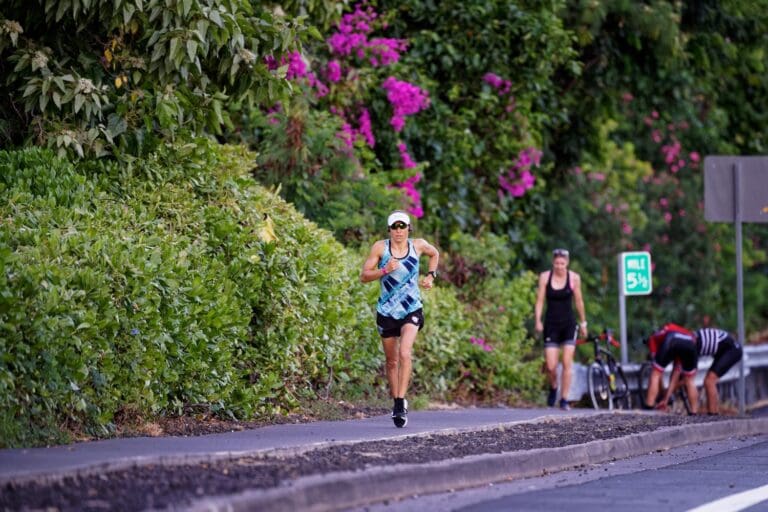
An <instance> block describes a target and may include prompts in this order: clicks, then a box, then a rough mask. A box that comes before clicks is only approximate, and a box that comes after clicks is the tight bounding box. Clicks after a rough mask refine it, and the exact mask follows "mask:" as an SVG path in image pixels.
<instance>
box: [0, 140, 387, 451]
mask: <svg viewBox="0 0 768 512" xmlns="http://www.w3.org/2000/svg"><path fill="white" fill-rule="evenodd" d="M199 148H203V150H202V151H201V150H200V149H198V150H195V151H187V150H186V149H183V148H182V149H183V150H178V149H177V150H171V149H167V150H165V151H166V152H167V154H165V155H158V158H156V159H150V160H147V161H145V162H143V163H142V164H141V165H137V166H136V167H135V168H134V169H132V170H130V169H126V168H120V167H118V166H117V165H116V164H109V163H89V164H83V165H81V166H80V167H79V168H75V167H73V166H72V165H71V164H70V163H68V162H67V161H65V160H61V159H58V158H56V157H54V155H53V154H52V153H50V152H47V151H43V150H25V151H19V152H2V153H0V197H1V199H2V201H0V203H1V204H2V206H0V218H2V219H3V222H2V224H0V261H2V269H3V271H2V272H1V273H0V279H2V285H3V286H2V290H3V291H2V293H1V294H0V340H1V341H0V344H1V345H0V353H2V360H0V388H1V389H2V391H3V393H2V397H1V398H0V401H1V402H2V403H1V404H0V405H1V407H0V409H2V410H3V411H4V415H3V417H2V418H0V429H3V431H4V433H5V434H7V435H5V436H4V437H3V439H5V440H6V441H4V442H5V443H7V444H8V445H15V444H19V443H25V444H26V443H27V442H28V441H27V440H26V439H24V438H23V432H24V431H26V430H29V429H30V428H31V429H35V430H37V431H38V434H39V439H38V441H45V442H47V441H50V440H51V439H52V436H54V434H52V433H51V432H55V431H58V430H62V431H68V430H75V431H77V430H85V431H87V432H89V433H91V434H95V435H106V434H108V433H109V431H110V428H111V422H112V421H113V419H114V416H115V414H117V413H118V412H120V411H132V412H138V413H140V414H153V413H179V412H183V411H185V410H188V409H189V408H204V409H205V410H208V411H211V412H214V413H216V414H219V415H226V416H234V417H249V416H252V415H253V414H255V413H263V414H272V413H275V412H280V411H284V410H288V409H290V408H291V407H293V406H295V404H296V403H297V402H296V397H297V395H298V394H299V393H306V392H310V393H314V392H316V391H320V390H323V391H324V392H327V391H328V390H330V389H331V387H332V385H333V384H334V382H340V383H348V384H346V385H350V386H352V385H354V386H366V385H370V384H371V383H372V382H373V379H374V377H375V372H374V370H375V368H377V367H378V366H379V363H380V359H379V358H378V354H377V352H374V349H378V346H377V345H376V344H375V343H371V338H372V336H371V326H370V325H369V323H370V322H369V320H370V318H369V316H368V315H369V314H368V313H367V312H366V310H365V308H361V307H360V303H367V302H368V298H367V297H366V296H365V294H366V290H365V289H364V288H363V287H361V286H360V285H359V284H358V282H357V273H358V271H359V261H358V258H357V257H351V256H350V255H349V254H348V253H347V251H345V250H344V248H343V247H342V246H341V245H339V244H338V243H337V242H336V241H335V240H334V239H333V237H332V236H331V235H330V234H328V233H327V232H324V231H321V230H319V229H318V228H317V227H316V226H315V225H314V224H312V223H310V222H308V221H306V220H305V219H304V218H303V217H301V215H299V214H298V213H297V212H295V210H293V208H291V207H290V206H289V205H287V204H286V203H284V202H283V201H282V200H281V199H279V198H278V197H277V196H276V195H274V194H272V193H270V192H268V191H266V190H264V189H263V188H261V187H259V186H257V185H255V183H254V182H253V180H252V179H251V176H250V174H249V173H250V168H251V167H252V160H253V156H252V155H250V154H248V153H246V152H242V151H237V150H234V149H231V148H222V149H217V148H216V147H214V146H208V145H206V144H203V143H200V145H199ZM187 149H188V148H187ZM142 166H143V167H144V168H142ZM153 166H157V167H159V168H154V169H153V168H152V167H153ZM163 166H169V167H170V166H175V169H168V168H163ZM138 171H141V173H142V176H141V178H140V179H137V178H136V177H135V174H136V172H138ZM206 173H207V176H206ZM148 176H154V177H155V181H148V180H147V179H146V178H147V177H148ZM273 235H274V236H273Z"/></svg>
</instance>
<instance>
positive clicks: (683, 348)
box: [653, 332, 699, 375]
mask: <svg viewBox="0 0 768 512" xmlns="http://www.w3.org/2000/svg"><path fill="white" fill-rule="evenodd" d="M672 361H680V366H681V367H682V369H683V373H685V374H687V375H690V374H693V373H696V369H697V368H698V365H699V351H698V349H697V348H696V340H695V339H694V338H692V337H691V336H687V335H685V334H683V333H680V332H670V333H667V335H666V336H665V337H664V341H663V342H661V345H660V346H659V350H658V352H656V355H655V356H654V357H653V366H654V367H655V368H656V369H657V370H661V371H663V370H664V368H666V367H667V365H668V364H669V363H671V362H672Z"/></svg>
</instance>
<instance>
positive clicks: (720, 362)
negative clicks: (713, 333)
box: [709, 336, 742, 378]
mask: <svg viewBox="0 0 768 512" xmlns="http://www.w3.org/2000/svg"><path fill="white" fill-rule="evenodd" d="M741 355H742V349H741V345H740V344H738V343H736V341H735V340H734V339H733V338H732V337H731V336H728V337H727V338H725V339H724V340H723V341H721V342H720V345H718V347H717V352H716V353H715V360H714V361H712V366H710V367H709V371H711V372H714V373H715V374H716V375H717V376H718V378H719V377H722V376H723V375H725V372H727V371H728V370H730V369H731V366H733V365H735V364H736V363H738V362H739V359H741Z"/></svg>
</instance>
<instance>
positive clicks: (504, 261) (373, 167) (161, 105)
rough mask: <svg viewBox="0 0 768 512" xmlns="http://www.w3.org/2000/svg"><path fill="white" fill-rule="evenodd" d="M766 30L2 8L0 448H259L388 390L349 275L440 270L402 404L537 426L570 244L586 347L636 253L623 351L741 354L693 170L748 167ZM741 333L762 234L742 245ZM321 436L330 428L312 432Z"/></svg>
mask: <svg viewBox="0 0 768 512" xmlns="http://www.w3.org/2000/svg"><path fill="white" fill-rule="evenodd" d="M766 13H768V4H766V2H765V1H762V0H761V1H759V2H746V1H737V0H729V1H714V0H713V1H710V2H697V3H695V4H691V5H688V4H687V3H674V2H668V1H662V0H649V1H645V2H627V1H622V0H611V1H604V2H581V1H571V0H569V1H566V0H556V1H552V2H538V1H518V2H507V1H501V0H471V1H464V2H454V1H443V2H421V1H416V0H405V1H397V2H394V1H388V0H381V1H377V2H369V3H365V2H363V3H353V2H332V1H330V0H328V1H319V2H303V1H296V2H284V3H282V4H281V5H280V6H277V5H272V4H268V3H261V2H251V1H246V0H212V1H210V2H200V1H198V0H180V1H171V2H158V1H155V0H116V1H106V0H66V1H53V0H34V1H32V2H28V1H22V0H7V1H5V2H3V3H2V4H0V75H1V76H3V77H4V79H3V81H2V83H0V147H2V148H3V149H2V150H1V151H0V262H1V263H2V265H0V268H1V269H2V272H0V445H2V446H29V445H34V444H41V443H51V442H61V441H65V440H66V439H67V436H68V435H71V434H76V435H80V434H86V435H90V436H97V437H100V436H110V435H113V434H114V432H115V431H116V429H118V427H119V425H120V423H121V422H122V421H126V419H128V418H130V419H131V421H133V420H134V419H136V418H139V419H141V418H147V419H149V418H153V417H160V416H178V415H201V416H206V417H215V418H221V419H236V420H250V419H253V418H270V417H275V416H280V415H285V414H289V413H293V412H296V411H298V410H300V409H301V408H302V407H303V406H304V404H307V403H315V404H317V403H320V402H322V401H324V400H327V401H331V400H334V399H335V400H341V399H343V400H359V401H361V402H365V401H369V402H376V401H378V400H380V399H381V397H382V394H383V389H384V382H383V375H382V371H381V363H382V355H381V350H380V347H379V342H378V337H377V335H376V332H375V328H374V323H373V307H374V303H375V300H376V296H377V288H376V287H375V286H374V285H369V286H365V285H361V284H360V283H359V281H358V274H359V270H360V265H361V264H362V261H363V259H364V257H365V250H366V248H367V247H369V246H370V243H371V242H372V241H373V240H376V239H378V238H381V237H384V236H386V235H385V229H384V228H385V226H383V225H382V222H383V221H382V219H384V218H385V216H386V214H387V213H388V212H389V211H391V210H392V209H395V208H404V209H407V210H408V211H409V212H410V213H411V215H412V216H413V217H414V218H415V219H416V236H424V237H425V238H427V239H429V240H430V241H433V242H434V243H436V244H437V245H438V247H439V248H440V250H441V254H442V257H441V280H440V282H439V285H438V286H437V287H436V288H435V289H433V290H431V291H429V292H427V293H425V310H426V311H425V313H426V318H427V323H426V326H425V328H424V331H423V333H422V335H420V337H419V340H420V341H419V343H418V344H417V347H416V354H415V356H416V361H415V365H416V366H415V369H414V370H415V375H414V386H415V387H414V389H413V393H414V395H415V396H417V397H419V401H420V402H421V403H425V402H426V401H427V400H430V399H438V400H443V401H463V402H480V403H498V402H506V403H515V402H517V401H521V400H533V401H535V400H538V399H539V394H540V389H541V386H542V382H543V380H542V377H541V375H540V373H539V371H538V370H539V365H540V362H541V361H540V354H539V346H538V344H537V342H536V340H534V339H533V337H532V334H533V333H532V332H531V327H532V323H531V317H532V307H533V291H534V282H535V273H536V272H538V271H540V270H543V269H545V268H546V267H547V265H548V263H549V258H550V251H551V249H552V248H553V247H561V246H564V247H568V248H569V249H570V250H571V253H572V254H573V257H572V259H573V261H572V265H573V268H574V269H575V270H577V271H579V272H580V273H581V275H582V277H583V280H584V292H585V300H586V306H587V311H588V318H589V321H590V327H593V328H599V327H601V326H607V327H614V328H616V327H617V323H618V319H617V289H616V256H617V254H618V253H620V252H622V251H628V250H648V251H650V252H651V253H652V258H653V261H654V292H653V294H652V295H651V296H649V297H641V298H632V299H631V300H629V301H628V314H629V329H630V342H631V349H632V355H633V356H634V357H641V356H642V346H641V343H640V340H641V338H642V337H643V336H644V335H647V333H648V332H649V331H650V330H651V329H653V328H654V327H655V326H656V325H658V324H660V323H662V322H665V321H675V322H678V323H681V324H686V325H690V326H691V327H697V326H700V325H708V324H713V325H718V326H722V327H725V328H728V329H732V330H733V329H735V327H736V309H735V303H736V298H735V281H736V276H735V247H734V232H733V227H732V226H729V225H727V224H712V223H707V222H705V221H704V214H703V159H704V157H705V156H706V155H708V154H762V153H764V152H765V150H766V144H768V140H766V137H768V127H767V126H766V122H765V119H764V112H766V111H768V105H766V104H765V103H766V101H768V75H767V74H766V73H765V69H766V64H768V54H767V53H766V50H768V40H767V39H766V35H765V34H767V33H768V14H766ZM744 231H745V239H746V240H745V245H744V264H745V273H746V275H745V283H746V286H745V292H746V297H745V309H746V321H747V329H748V333H749V335H750V336H751V337H753V338H755V339H758V338H761V337H765V333H766V331H768V258H767V257H766V249H767V248H768V241H767V240H768V232H766V228H765V226H764V225H759V224H752V225H745V226H744ZM319 409H322V408H319Z"/></svg>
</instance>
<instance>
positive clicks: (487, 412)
mask: <svg viewBox="0 0 768 512" xmlns="http://www.w3.org/2000/svg"><path fill="white" fill-rule="evenodd" d="M598 412H599V411H594V410H591V409H575V410H572V411H568V412H564V411H560V410H559V409H509V408H487V409H485V408H482V409H474V408H469V409H455V410H442V411H414V412H411V413H409V414H408V419H409V421H408V426H407V427H406V428H404V429H398V428H395V427H394V425H393V424H392V420H391V419H390V418H389V416H388V415H385V416H377V417H373V418H367V419H362V420H347V421H321V422H315V423H301V424H286V425H272V426H267V427H262V428H257V429H252V430H245V431H239V432H229V433H223V434H210V435H205V436H194V437H135V438H123V439H110V440H105V441H92V442H84V443H76V444H72V445H67V446H53V447H48V448H31V449H12V450H0V485H2V484H3V483H5V482H9V481H27V480H30V479H38V480H48V479H55V478H58V477H60V476H63V475H66V474H72V473H77V474H87V473H92V472H97V471H104V470H107V469H124V468H127V467H132V466H136V465H145V464H178V463H182V462H190V463H191V462H200V461H206V460H217V459H227V458H234V457H239V456H246V455H254V454H258V453H264V452H274V451H286V452H289V453H300V452H303V451H306V450H309V449H312V448H317V447H320V446H323V445H326V444H329V443H351V442H358V441H374V440H383V439H393V438H398V437H403V436H411V435H415V434H429V433H440V432H443V433H448V432H452V431H461V430H478V429H484V428H495V427H498V426H500V425H501V424H512V423H516V422H528V421H538V420H543V419H546V418H558V417H560V418H563V417H571V416H583V415H589V414H596V413H598Z"/></svg>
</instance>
